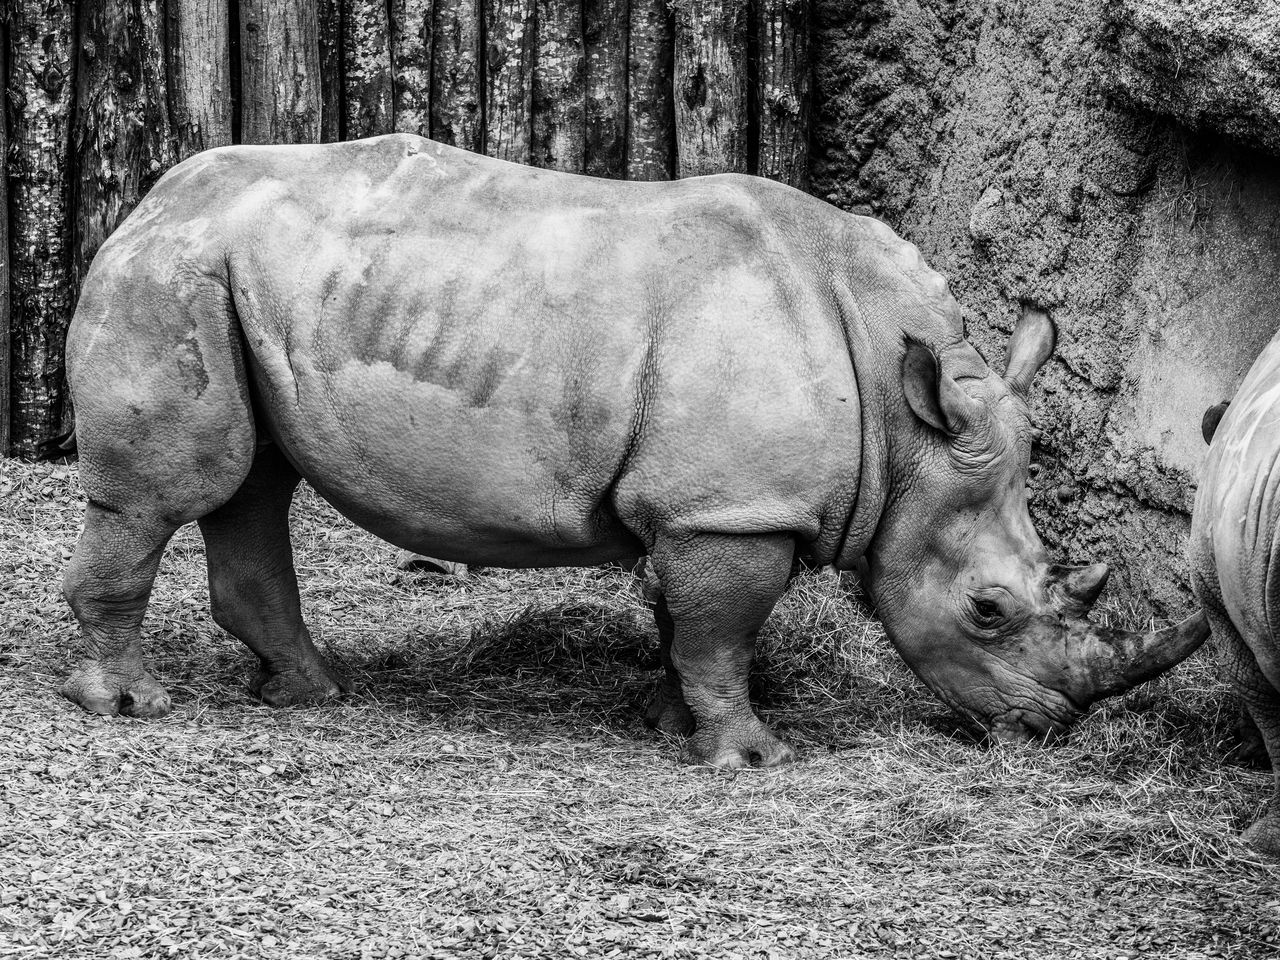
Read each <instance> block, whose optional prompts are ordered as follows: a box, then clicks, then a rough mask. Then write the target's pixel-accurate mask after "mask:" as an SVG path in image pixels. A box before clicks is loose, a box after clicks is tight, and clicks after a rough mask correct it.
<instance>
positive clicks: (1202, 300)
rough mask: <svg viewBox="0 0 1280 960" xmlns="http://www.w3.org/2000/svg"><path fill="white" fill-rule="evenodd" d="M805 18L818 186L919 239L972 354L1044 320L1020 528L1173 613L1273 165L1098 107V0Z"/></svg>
mask: <svg viewBox="0 0 1280 960" xmlns="http://www.w3.org/2000/svg"><path fill="white" fill-rule="evenodd" d="M817 6H818V25H817V30H816V32H815V37H814V43H815V51H814V61H815V64H816V68H817V76H816V85H817V96H818V111H817V116H816V121H815V128H816V129H815V142H814V147H813V149H814V177H813V191H814V193H816V194H817V195H818V196H821V197H825V198H827V199H828V200H831V201H832V202H834V203H837V204H839V205H840V206H842V207H845V208H846V209H850V210H855V211H858V212H863V213H873V214H875V215H877V216H880V217H882V218H883V219H885V220H886V221H888V222H889V223H890V224H891V225H892V226H893V227H894V228H895V229H897V230H898V231H899V232H900V233H901V234H902V235H903V236H905V237H907V238H908V239H910V240H912V241H913V242H915V243H916V244H918V245H919V246H920V248H921V250H922V252H923V253H924V255H925V256H926V257H927V258H928V260H929V262H930V264H931V265H932V266H934V267H935V268H937V269H938V270H940V271H942V272H943V273H944V274H946V275H947V276H948V278H949V279H950V281H951V286H952V290H953V291H954V292H955V294H956V296H957V297H958V299H959V300H960V302H961V303H962V305H963V306H964V307H965V309H966V313H967V320H966V322H967V325H968V329H969V336H970V338H971V339H973V340H974V341H975V342H976V343H977V344H979V345H980V348H981V349H982V350H983V351H984V352H985V353H987V355H988V356H992V357H995V356H998V355H999V351H1001V350H1003V345H1004V342H1005V339H1006V337H1007V335H1008V331H1009V330H1011V329H1012V325H1013V321H1014V320H1015V319H1016V317H1017V315H1018V312H1019V309H1020V307H1021V306H1022V304H1024V303H1026V304H1032V305H1035V306H1038V307H1041V308H1043V309H1045V310H1047V311H1048V312H1049V313H1050V315H1051V316H1052V317H1053V319H1054V321H1055V323H1056V324H1057V326H1058V329H1059V348H1058V353H1057V357H1056V359H1055V360H1054V361H1053V362H1052V363H1051V364H1050V366H1049V367H1048V368H1047V370H1046V373H1045V374H1043V375H1042V377H1041V378H1040V381H1039V383H1040V384H1042V387H1041V389H1039V390H1038V391H1037V393H1036V398H1035V408H1036V413H1037V416H1038V419H1039V422H1040V425H1041V426H1043V427H1044V429H1045V437H1044V441H1043V442H1042V443H1041V444H1040V445H1039V446H1038V448H1037V451H1036V455H1035V458H1036V463H1037V464H1038V473H1037V475H1036V477H1035V479H1034V480H1033V503H1034V512H1035V514H1036V519H1037V523H1038V525H1039V527H1040V529H1041V530H1042V532H1043V533H1044V535H1045V537H1046V540H1048V541H1049V543H1050V545H1051V547H1053V548H1054V549H1056V550H1057V551H1058V552H1059V553H1060V554H1063V555H1065V556H1067V557H1068V558H1070V559H1072V560H1076V561H1084V560H1093V559H1105V560H1107V561H1108V562H1111V563H1112V564H1113V565H1114V566H1115V567H1116V577H1115V579H1114V580H1113V584H1115V585H1116V587H1115V588H1119V589H1121V590H1128V591H1130V592H1132V593H1134V594H1135V595H1136V596H1137V597H1138V598H1140V599H1150V600H1152V601H1154V602H1155V604H1156V609H1158V610H1160V611H1162V612H1166V613H1173V612H1177V611H1182V610H1185V609H1187V607H1188V606H1189V603H1190V594H1189V592H1188V591H1187V583H1186V565H1185V560H1184V558H1183V550H1184V546H1185V542H1186V536H1187V529H1188V528H1187V513H1188V511H1189V509H1190V506H1191V502H1192V497H1193V493H1194V482H1195V476H1196V471H1197V470H1198V469H1199V466H1200V463H1201V462H1202V460H1203V457H1204V450H1205V447H1204V442H1203V440H1202V438H1201V436H1200V419H1201V415H1202V414H1203V412H1204V410H1205V408H1206V407H1208V406H1209V405H1211V404H1212V403H1215V402H1217V401H1219V400H1221V399H1223V398H1224V397H1228V396H1230V395H1231V394H1232V393H1233V392H1234V390H1235V388H1236V386H1237V385H1238V384H1239V382H1240V379H1241V378H1242V377H1243V375H1244V373H1245V371H1246V370H1247V369H1248V367H1249V365H1250V363H1251V362H1252V360H1253V358H1254V357H1255V356H1256V355H1257V353H1258V352H1259V350H1261V348H1262V346H1263V345H1264V344H1265V343H1266V342H1267V341H1268V340H1270V338H1271V336H1272V334H1273V333H1274V331H1275V329H1276V327H1277V326H1280V284H1277V283H1276V278H1277V277H1280V242H1278V241H1277V238H1280V172H1278V171H1277V169H1276V162H1275V160H1274V159H1273V158H1271V157H1269V156H1265V155H1263V154H1261V153H1258V152H1254V151H1250V150H1248V149H1245V148H1243V147H1241V146H1240V145H1239V144H1238V143H1236V142H1235V141H1232V140H1228V139H1224V138H1222V137H1219V136H1217V135H1215V134H1195V133H1192V132H1189V131H1188V130H1187V129H1186V128H1185V127H1182V126H1179V125H1178V124H1176V123H1174V122H1173V121H1171V120H1168V119H1165V118H1161V117H1157V116H1153V115H1151V114H1150V113H1147V112H1142V111H1136V110H1134V109H1133V108H1132V107H1131V106H1130V105H1128V104H1126V103H1122V102H1117V100H1116V99H1115V98H1113V97H1111V96H1109V95H1108V94H1107V93H1106V91H1107V90H1108V89H1109V88H1108V86H1107V85H1108V83H1109V76H1110V75H1109V72H1108V71H1109V66H1108V65H1109V63H1110V61H1111V60H1112V59H1113V55H1112V54H1111V53H1110V52H1109V50H1108V49H1106V48H1104V46H1103V43H1104V41H1105V40H1106V39H1107V36H1108V30H1109V29H1110V28H1109V27H1108V26H1107V21H1105V20H1104V18H1103V16H1102V12H1103V7H1104V0H1084V2H1081V0H1025V2H1023V3H1021V4H1017V5H1005V4H988V3H982V2H980V0H895V2H890V0H867V2H864V3H861V4H856V5H855V4H850V3H845V2H839V0H822V2H819V3H818V5H817ZM1115 588H1113V589H1115Z"/></svg>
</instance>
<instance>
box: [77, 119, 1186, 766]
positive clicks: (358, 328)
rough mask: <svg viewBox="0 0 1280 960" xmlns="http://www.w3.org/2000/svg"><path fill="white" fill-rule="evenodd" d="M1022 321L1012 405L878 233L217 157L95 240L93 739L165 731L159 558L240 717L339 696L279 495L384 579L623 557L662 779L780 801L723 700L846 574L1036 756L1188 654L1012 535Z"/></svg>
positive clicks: (86, 432) (765, 190) (763, 740)
mask: <svg viewBox="0 0 1280 960" xmlns="http://www.w3.org/2000/svg"><path fill="white" fill-rule="evenodd" d="M1054 338H1055V332H1054V327H1053V324H1052V322H1051V321H1050V320H1049V318H1048V317H1047V316H1046V315H1044V314H1043V313H1039V312H1036V311H1029V312H1028V313H1027V314H1026V316H1025V318H1024V319H1023V321H1022V322H1020V323H1019V324H1018V325H1017V327H1016V329H1015V330H1014V333H1013V336H1012V339H1011V341H1010V345H1009V349H1008V362H1007V366H1006V370H1005V373H1004V375H1003V376H1001V375H998V374H997V373H996V372H994V371H993V370H992V369H991V367H989V366H988V364H987V362H986V361H985V360H984V359H983V357H982V356H981V355H980V354H979V353H978V351H977V350H976V349H975V348H974V347H973V346H972V345H970V344H969V343H968V342H967V341H966V340H965V338H964V332H963V324H962V317H961V310H960V308H959V306H958V305H957V303H956V301H955V300H954V299H953V298H952V296H951V294H950V293H949V292H948V288H947V284H946V281H945V280H944V279H943V278H942V277H941V276H939V275H938V274H937V273H934V272H933V271H932V270H930V269H929V268H928V267H927V266H926V265H925V263H924V262H923V261H922V259H921V257H920V254H919V253H918V251H917V250H916V248H915V247H914V246H912V245H911V244H909V243H906V242H904V241H903V240H901V239H900V238H899V237H898V236H896V235H895V234H894V232H893V231H892V230H890V229H889V228H888V227H887V226H885V225H884V224H882V223H880V222H878V221H876V220H874V219H869V218H864V217H858V216H852V215H849V214H846V213H844V212H842V211H840V210H838V209H836V208H835V207H833V206H831V205H828V204H826V203H824V202H822V201H820V200H818V199H815V198H813V197H810V196H807V195H806V194H804V193H801V192H800V191H797V190H794V189H791V188H789V187H786V186H783V185H780V184H777V183H773V182H770V181H768V180H764V179H757V178H753V177H749V176H742V175H723V176H710V177H699V178H693V179H688V180H683V181H677V182H669V183H627V182H616V181H608V180H601V179H593V178H588V177H581V176H572V175H568V174H563V173H556V172H550V171H546V170H539V169H534V168H530V167H523V166H518V165H514V164H510V163H505V162H502V161H498V160H495V159H490V158H486V157H482V156H477V155H473V154H471V153H467V152H464V151H461V150H457V149H454V148H451V147H448V146H445V145H442V144H439V143H434V142H431V141H429V140H425V139H422V138H419V137H416V136H410V135H391V136H386V137H378V138H373V139H369V140H364V141H356V142H350V143H342V144H333V145H325V146H273V147H227V148H221V149H217V150H210V151H207V152H205V153H201V154H198V155H196V156H194V157H192V158H191V159H188V160H187V161H185V162H183V163H181V164H179V165H178V166H176V167H174V168H173V169H172V170H171V171H169V172H168V173H167V174H165V176H164V177H163V178H162V179H161V180H160V181H159V183H157V184H156V186H155V188H154V189H153V190H152V191H151V192H150V193H149V194H148V195H147V197H146V198H145V200H143V202H142V203H141V204H139V206H138V207H137V209H136V210H135V211H134V212H133V213H132V214H131V215H130V216H129V218H128V219H127V220H126V222H125V223H124V224H123V225H122V226H121V227H120V228H119V229H118V230H117V231H116V232H115V234H114V235H112V237H111V238H110V239H109V240H108V241H107V242H106V243H105V244H103V246H102V248H101V250H100V251H99V252H98V254H97V256H96V258H95V259H94V262H93V265H92V269H91V270H90V271H89V273H88V276H87V277H86V279H85V282H84V285H83V292H82V295H81V299H80V302H79V305H78V307H77V310H76V314H75V318H74V322H73V324H72V326H71V330H70V334H69V338H68V342H67V371H68V378H69V381H70V385H71V389H72V392H73V396H74V401H75V409H76V411H77V425H76V442H77V444H78V448H79V453H80V464H81V466H80V478H81V482H82V485H83V487H84V490H85V491H86V493H87V496H88V507H87V511H86V515H85V525H84V531H83V534H82V535H81V537H80V540H79V544H78V546H77V548H76V551H75V554H74V556H73V558H72V560H71V561H70V564H69V566H68V568H67V571H66V575H65V580H64V590H65V594H66V597H67V599H68V601H69V602H70V605H71V607H72V609H73V611H74V612H75V615H76V617H77V618H78V620H79V622H80V625H81V627H82V632H83V638H84V644H85V647H86V649H87V658H86V659H85V660H84V662H83V663H82V664H81V665H80V666H79V667H78V668H77V669H76V670H75V671H74V673H73V674H72V675H71V677H70V678H69V679H68V680H67V681H66V683H65V685H64V686H63V688H62V691H63V693H64V694H65V695H66V696H67V697H69V698H70V699H71V700H73V701H75V702H76V703H78V704H80V705H81V706H83V707H84V708H85V709H87V710H90V711H94V712H97V713H105V714H111V713H116V712H123V713H127V714H132V715H135V716H153V715H156V714H161V713H164V712H165V711H166V710H168V709H169V706H170V700H169V695H168V694H167V693H166V691H165V690H164V688H163V687H162V686H161V685H160V684H159V683H158V682H157V681H156V680H155V679H154V678H153V677H152V676H151V675H150V674H149V673H148V672H147V669H146V667H145V665H144V662H143V658H142V652H141V649H140V646H139V629H140V624H141V621H142V618H143V614H144V611H145V608H146V606H147V601H148V595H149V592H150V590H151V586H152V581H153V578H154V576H155V573H156V569H157V564H158V561H159V558H160V555H161V552H162V551H163V549H164V547H165V544H166V542H167V541H168V539H169V537H170V536H171V535H172V534H173V533H174V531H175V530H176V529H177V528H178V526H179V525H181V524H184V523H187V522H190V521H196V522H198V523H199V525H200V529H201V531H202V533H203V536H204V540H205V546H206V552H207V558H208V569H209V588H210V601H211V610H212V615H213V619H214V620H215V621H216V622H217V623H218V624H220V625H221V626H222V627H223V628H225V629H226V630H227V631H228V632H230V633H231V634H233V635H234V636H236V637H238V638H239V639H240V640H242V641H243V642H244V643H245V644H247V645H248V646H249V647H250V648H251V649H252V650H253V651H254V652H255V653H256V654H257V655H258V657H259V658H260V661H261V668H260V670H259V671H258V673H257V676H256V678H255V679H254V680H253V682H252V689H253V690H254V691H255V692H256V694H257V696H259V697H260V698H261V699H262V700H264V701H265V702H266V703H268V704H271V705H277V706H278V705H288V704H297V703H302V702H306V701H313V700H317V699H322V698H326V697H333V696H337V695H340V694H342V693H343V692H344V691H346V690H347V689H348V684H347V681H345V680H344V679H343V678H342V677H341V676H339V674H338V673H337V672H336V671H335V670H334V669H333V667H331V666H330V665H329V664H328V663H326V662H325V660H324V659H323V658H322V657H321V655H320V654H319V653H318V652H317V650H316V648H315V647H314V646H313V644H312V641H311V639H310V638H309V636H308V633H307V628H306V627H305V626H304V624H303V619H302V616H301V612H300V609H299V597H298V586H297V581H296V577H295V573H294V569H293V562H292V557H291V553H290V546H289V530H288V519H287V515H288V509H289V504H290V499H291V497H292V495H293V492H294V489H295V487H296V485H297V484H298V483H299V480H300V478H305V479H306V480H307V481H308V482H309V483H310V484H311V485H312V486H313V487H314V488H315V490H316V491H318V492H319V494H320V495H321V496H322V497H324V498H325V499H326V500H328V501H329V502H330V503H331V504H333V505H334V506H335V507H336V508H337V509H338V510H339V511H341V512H342V513H343V514H345V515H346V516H347V517H349V518H350V519H351V520H353V521H354V522H355V523H357V524H359V525H360V526H362V527H364V528H366V529H367V530H370V531H372V532H373V533H375V534H377V535H378V536H380V537H382V538H384V539H386V540H389V541H391V542H392V543H394V544H397V545H399V546H401V547H403V548H404V549H407V550H412V551H418V552H421V553H425V554H427V555H430V556H433V557H441V558H444V559H448V560H454V561H458V562H462V563H468V564H481V565H485V566H490V565H492V566H508V567H519V566H529V567H538V566H555V565H586V564H599V563H604V562H609V561H617V560H626V559H630V558H636V557H639V556H641V555H644V554H648V555H649V557H650V558H651V562H652V568H653V571H654V574H655V576H656V578H657V582H658V583H659V584H660V596H659V597H658V598H657V602H656V620H657V626H658V630H659V633H660V638H661V640H662V643H663V646H664V650H665V653H664V662H665V664H666V666H667V670H666V677H665V680H664V681H663V683H662V685H661V688H660V690H659V691H658V694H657V695H656V697H655V700H654V703H653V704H652V705H651V707H650V709H649V718H650V720H651V722H652V723H654V724H655V725H657V726H660V727H662V728H663V729H665V730H668V731H673V732H677V733H680V734H684V735H688V737H689V738H688V739H687V741H686V742H685V745H684V748H683V755H684V757H685V758H686V759H687V760H689V761H692V762H697V763H702V764H710V765H714V766H720V767H740V766H745V765H749V764H757V765H762V766H772V765H775V764H779V763H782V762H784V761H787V760H790V759H792V758H793V756H794V751H793V750H792V748H791V747H790V746H789V745H787V744H786V743H784V742H782V741H781V740H780V739H779V738H778V737H776V736H775V735H774V733H773V732H772V731H771V730H770V729H769V728H768V727H767V726H766V725H765V724H764V723H763V722H762V721H761V720H760V719H759V718H758V717H757V716H756V715H755V713H754V712H753V711H752V708H751V705H750V703H749V701H748V697H747V671H748V665H749V663H750V661H751V658H752V652H753V643H754V640H755V637H756V634H757V632H758V631H759V630H760V628H761V625H762V624H763V623H764V621H765V619H766V618H767V617H768V616H769V613H770V611H771V610H772V608H773V606H774V604H775V602H776V601H777V600H778V598H779V596H780V594H781V593H782V592H783V590H784V588H785V586H786V584H787V579H788V575H789V571H790V569H791V564H792V558H793V555H795V554H796V552H797V550H801V551H803V552H804V553H806V554H808V555H810V556H812V557H813V558H814V559H815V560H816V562H819V563H822V564H835V565H836V566H838V567H842V568H847V567H851V566H852V565H853V564H855V563H856V562H857V561H858V560H859V558H861V557H864V556H865V557H866V559H867V566H868V568H869V569H868V583H869V585H870V589H871V591H872V593H873V595H874V597H875V600H876V601H877V603H878V606H879V610H880V612H881V614H882V616H883V619H884V624H885V627H886V629H887V632H888V634H889V636H890V638H891V639H892V642H893V643H894V644H896V646H897V649H898V650H899V651H900V652H901V654H902V656H903V657H905V659H906V660H907V662H908V663H909V664H910V665H911V666H912V667H913V668H914V669H915V670H916V671H917V672H918V673H919V675H920V676H921V677H922V678H923V679H924V681H925V682H926V683H927V684H928V685H929V686H930V687H931V688H932V689H933V690H934V691H935V692H936V693H937V695H938V696H939V697H941V699H942V700H943V701H945V702H946V703H947V704H949V705H951V706H952V707H953V708H955V709H956V710H957V711H959V712H960V714H961V715H962V716H963V717H965V718H966V719H967V720H968V721H970V722H971V723H973V724H975V725H977V726H979V727H982V728H985V729H986V730H987V731H989V732H990V734H991V735H993V736H994V737H996V738H998V739H1018V738H1028V737H1034V738H1043V737H1047V736H1050V735H1053V734H1056V733H1058V732H1061V731H1063V730H1065V729H1066V728H1067V727H1068V726H1069V725H1070V724H1071V723H1072V722H1073V721H1074V720H1075V719H1076V718H1077V717H1079V716H1080V715H1081V714H1082V713H1083V712H1084V711H1085V710H1086V708H1087V707H1088V705H1089V704H1090V703H1091V702H1092V701H1094V700H1096V699H1098V698H1100V697H1104V696H1107V695H1109V694H1114V693H1116V692H1118V691H1120V690H1123V689H1125V688H1127V687H1129V686H1132V685H1133V684H1136V683H1139V682H1141V681H1143V680H1145V679H1146V678H1148V677H1150V676H1152V675H1153V674H1155V673H1158V672H1160V671H1162V670H1164V669H1166V668H1167V667H1169V666H1171V665H1172V664H1174V663H1176V662H1177V661H1178V660H1180V659H1181V658H1182V657H1184V656H1186V655H1187V654H1188V653H1189V652H1190V651H1191V650H1192V649H1194V648H1195V647H1196V646H1197V645H1198V644H1199V643H1200V642H1202V641H1203V639H1204V636H1205V634H1206V628H1205V627H1204V624H1203V621H1202V619H1197V618H1192V619H1189V620H1188V621H1185V622H1184V623H1182V624H1180V625H1178V626H1176V627H1172V628H1169V629H1167V630H1164V631H1160V632H1152V633H1147V634H1135V633H1127V632H1124V631H1119V630H1110V629H1102V628H1098V627H1095V626H1091V625H1090V624H1089V622H1088V621H1087V619H1086V613H1087V611H1088V609H1089V607H1090V605H1091V604H1092V603H1093V601H1094V599H1095V598H1096V597H1097V595H1098V592H1099V591H1100V590H1101V589H1102V586H1103V583H1104V581H1105V579H1106V575H1107V568H1106V566H1105V565H1103V564H1093V565H1090V566H1086V567H1079V568H1067V567H1062V566H1057V565H1052V564H1050V563H1049V562H1048V560H1047V559H1046V554H1045V550H1044V548H1043V546H1042V544H1041V541H1040V539H1039V538H1038V536H1037V535H1036V532H1035V530H1034V529H1033V527H1032V524H1031V521H1030V518H1029V515H1028V512H1027V494H1026V484H1027V471H1028V459H1029V455H1030V446H1031V426H1030V422H1029V415H1028V407H1027V394H1028V390H1029V388H1030V386H1031V381H1032V377H1033V375H1034V374H1035V372H1036V371H1037V369H1038V368H1039V367H1040V366H1041V365H1042V364H1043V363H1044V362H1045V361H1046V360H1047V359H1048V358H1049V356H1050V355H1051V352H1052V350H1053V346H1054Z"/></svg>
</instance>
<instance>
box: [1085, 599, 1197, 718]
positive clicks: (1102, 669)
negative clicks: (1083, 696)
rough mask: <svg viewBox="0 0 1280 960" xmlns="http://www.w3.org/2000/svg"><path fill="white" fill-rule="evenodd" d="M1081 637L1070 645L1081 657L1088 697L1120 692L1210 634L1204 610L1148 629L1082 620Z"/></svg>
mask: <svg viewBox="0 0 1280 960" xmlns="http://www.w3.org/2000/svg"><path fill="white" fill-rule="evenodd" d="M1081 626H1082V627H1083V633H1084V636H1083V637H1079V638H1078V639H1077V640H1076V641H1075V643H1073V646H1075V648H1076V649H1078V650H1080V651H1081V653H1082V655H1083V657H1084V661H1085V662H1084V670H1085V673H1086V676H1087V679H1086V686H1087V688H1088V696H1089V699H1090V700H1101V699H1103V698H1104V697H1112V696H1115V695H1116V694H1118V693H1123V692H1124V691H1126V690H1128V689H1129V688H1131V687H1136V686H1137V685H1138V684H1140V683H1143V682H1145V681H1147V680H1150V679H1151V678H1152V677H1155V676H1158V675H1159V674H1161V673H1163V672H1164V671H1166V670H1168V669H1169V668H1170V667H1173V666H1174V665H1175V664H1177V663H1179V662H1181V661H1182V660H1185V659H1186V658H1187V657H1189V656H1190V655H1191V654H1192V653H1194V652H1195V651H1196V649H1197V648H1199V646H1200V645H1201V644H1202V643H1204V642H1205V640H1207V639H1208V637H1209V621H1208V620H1207V619H1206V617H1205V615H1204V614H1203V613H1197V614H1195V615H1194V616H1191V617H1188V618H1187V619H1186V620H1183V621H1182V622H1181V623H1179V624H1177V625H1176V626H1172V627H1168V628H1166V629H1164V630H1152V631H1150V632H1148V633H1135V632H1133V631H1130V630H1118V629H1115V628H1112V627H1098V626H1094V625H1093V624H1089V623H1082V624H1081Z"/></svg>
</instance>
